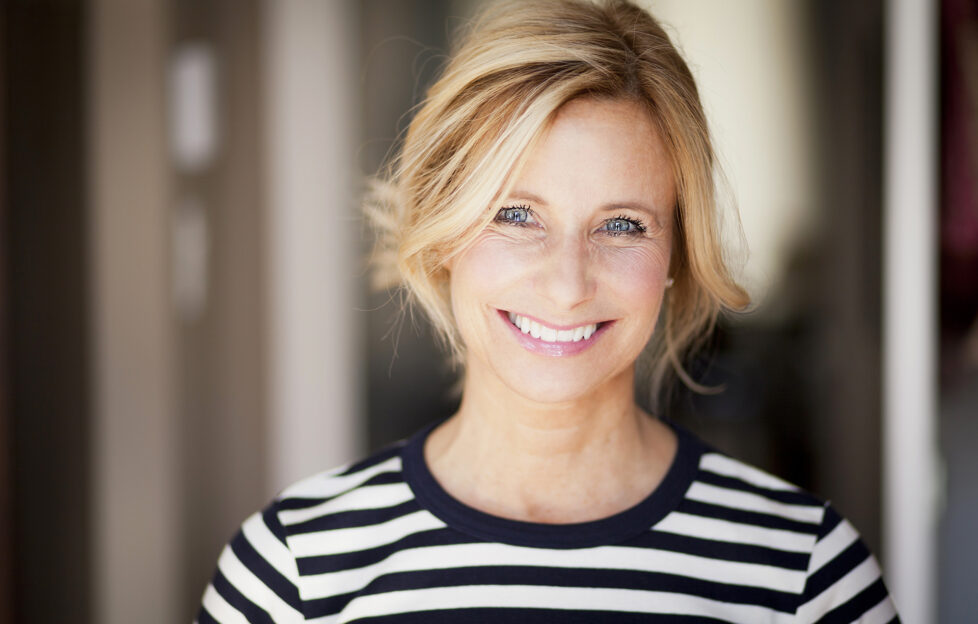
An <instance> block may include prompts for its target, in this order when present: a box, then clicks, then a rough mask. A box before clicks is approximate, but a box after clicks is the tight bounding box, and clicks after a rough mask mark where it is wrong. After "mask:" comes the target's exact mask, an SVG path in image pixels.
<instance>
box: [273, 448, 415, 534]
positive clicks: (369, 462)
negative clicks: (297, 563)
mask: <svg viewBox="0 0 978 624" xmlns="http://www.w3.org/2000/svg"><path fill="white" fill-rule="evenodd" d="M403 445H404V443H403V441H402V442H397V443H394V444H391V445H389V446H387V447H385V448H383V449H381V450H380V451H377V452H376V453H374V454H372V455H370V456H369V457H367V458H366V459H363V460H360V461H357V462H355V463H350V464H346V465H343V466H340V467H338V468H334V469H332V470H327V471H324V472H321V473H319V474H315V475H313V476H311V477H307V478H305V479H303V480H301V481H298V482H296V483H294V484H292V485H290V486H289V487H287V488H285V489H284V490H282V491H281V493H279V495H278V496H277V497H276V498H275V499H274V501H272V503H271V505H269V508H267V509H266V513H267V512H268V511H269V510H274V514H275V517H276V520H277V522H278V523H279V524H280V526H281V527H282V533H283V537H284V538H285V539H286V540H287V542H288V544H289V546H290V547H293V546H294V545H295V542H294V540H293V539H292V538H294V537H297V536H302V535H308V534H314V533H318V532H320V531H323V530H327V529H330V530H335V529H342V528H350V527H353V526H357V525H358V524H362V520H363V518H358V517H354V516H351V515H350V514H348V513H344V512H349V511H351V510H354V509H355V510H361V511H365V510H370V509H379V508H388V507H391V506H395V505H397V504H399V503H403V502H407V501H409V500H410V499H412V498H413V495H412V494H411V491H410V488H408V487H407V484H406V483H405V481H404V477H403V470H402V468H403V467H402V462H401V449H402V447H403ZM300 542H301V540H300Z"/></svg>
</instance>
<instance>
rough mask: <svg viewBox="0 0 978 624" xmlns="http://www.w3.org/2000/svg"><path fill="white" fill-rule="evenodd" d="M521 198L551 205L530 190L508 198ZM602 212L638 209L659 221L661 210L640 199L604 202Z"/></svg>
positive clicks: (601, 207)
mask: <svg viewBox="0 0 978 624" xmlns="http://www.w3.org/2000/svg"><path fill="white" fill-rule="evenodd" d="M514 199H515V200H520V199H525V200H526V201H530V202H533V203H535V204H538V205H540V206H549V205H550V204H549V203H548V202H547V200H545V199H544V198H542V197H540V196H539V195H536V194H534V193H531V192H529V191H522V190H515V191H513V192H512V193H510V194H509V196H508V197H507V200H514ZM598 209H599V210H601V211H602V212H614V211H616V210H636V211H638V212H643V213H645V214H646V215H648V216H649V218H652V219H655V220H656V221H659V217H660V215H659V212H658V211H656V210H655V209H654V208H653V207H652V206H650V205H649V204H646V203H645V202H640V201H622V202H611V203H608V204H602V205H601V206H600V207H599V208H598Z"/></svg>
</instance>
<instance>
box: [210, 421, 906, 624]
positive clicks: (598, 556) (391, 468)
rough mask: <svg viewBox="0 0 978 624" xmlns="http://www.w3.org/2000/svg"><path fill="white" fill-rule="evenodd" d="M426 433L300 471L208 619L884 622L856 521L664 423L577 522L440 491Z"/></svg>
mask: <svg viewBox="0 0 978 624" xmlns="http://www.w3.org/2000/svg"><path fill="white" fill-rule="evenodd" d="M432 429H433V426H431V427H428V428H426V429H424V430H423V431H421V432H419V433H418V434H416V435H414V436H413V437H412V438H411V439H409V440H407V441H404V442H400V443H398V444H395V445H393V446H391V447H388V448H386V449H384V450H383V451H380V452H378V453H377V454H375V455H373V456H372V457H370V458H368V459H366V460H364V461H361V462H359V463H356V464H353V465H349V466H345V467H343V468H340V469H337V470H333V471H329V472H325V473H322V474H319V475H316V476H314V477H311V478H309V479H306V480H303V481H301V482H299V483H297V484H295V485H293V486H292V487H290V488H288V489H286V490H285V491H283V492H282V493H281V494H280V495H279V496H278V497H277V498H276V499H275V501H274V502H273V503H272V504H271V505H269V506H268V507H267V508H266V509H265V510H264V511H262V512H259V513H256V514H255V515H253V516H252V517H250V518H248V519H247V520H246V521H245V522H244V524H243V525H242V527H241V530H240V531H239V532H238V534H237V535H236V536H235V537H234V538H233V539H232V540H231V542H230V543H229V544H228V545H227V547H225V549H224V551H223V553H222V554H221V556H220V559H219V560H218V565H217V571H216V572H215V574H214V578H213V580H212V581H211V583H210V585H209V586H208V587H207V589H206V591H205V592H204V596H203V605H202V607H201V609H200V612H199V614H198V616H197V618H198V622H199V623H200V624H207V623H209V622H321V623H323V624H326V623H328V624H333V623H341V622H344V623H345V622H358V623H367V622H378V623H379V622H398V623H418V622H425V623H431V622H434V623H449V622H493V623H495V622H521V623H524V622H548V623H551V622H575V623H580V622H613V623H617V622H659V621H669V622H675V621H682V622H751V623H754V622H854V621H860V622H867V623H877V622H879V623H884V622H898V621H899V620H898V617H897V615H896V611H895V609H894V607H893V603H892V601H891V600H890V597H889V595H888V593H887V590H886V587H885V586H884V584H883V580H882V578H881V576H880V571H879V566H878V565H877V563H876V560H875V559H874V558H873V556H872V554H870V552H869V551H868V550H867V548H866V546H865V545H864V544H863V542H862V540H861V539H860V538H859V535H858V534H857V533H856V531H855V529H853V527H852V526H851V525H850V524H849V523H848V522H847V521H846V520H844V519H843V518H841V517H840V516H839V514H838V513H836V512H835V510H834V509H833V508H832V507H831V506H829V505H827V504H826V503H824V502H822V501H820V500H818V499H817V498H815V497H814V496H812V495H811V494H808V493H806V492H803V491H801V490H799V489H798V488H796V487H794V486H792V485H790V484H788V483H785V482H784V481H781V480H780V479H777V478H775V477H772V476H771V475H769V474H767V473H765V472H762V471H760V470H758V469H756V468H753V467H750V466H748V465H746V464H744V463H741V462H739V461H737V460H734V459H731V458H729V457H727V456H725V455H723V454H721V453H718V452H716V451H714V450H712V449H710V448H709V447H707V446H706V445H705V444H704V443H702V442H700V441H699V440H698V439H696V438H695V437H694V436H692V435H691V434H690V433H688V432H686V431H684V430H683V429H681V428H679V427H676V433H677V435H678V437H679V446H678V451H677V453H676V458H675V460H674V461H673V463H672V465H671V466H670V468H669V470H668V472H667V474H666V476H665V477H664V479H663V481H662V482H661V484H660V485H659V487H657V488H656V489H655V491H654V492H653V493H652V494H650V495H649V496H648V497H647V498H646V499H645V500H643V501H642V502H641V503H639V504H638V505H636V506H634V507H632V508H630V509H627V510H625V511H623V512H621V513H618V514H616V515H614V516H611V517H608V518H604V519H601V520H596V521H593V522H584V523H577V524H539V523H532V522H522V521H516V520H510V519H506V518H500V517H497V516H493V515H490V514H486V513H484V512H481V511H479V510H476V509H473V508H471V507H468V506H466V505H464V504H463V503H461V502H459V501H458V500H456V499H454V498H452V497H451V496H450V495H449V494H448V493H447V492H446V491H445V490H443V489H442V488H441V486H440V485H439V484H438V483H437V481H435V479H434V477H433V476H432V474H431V473H430V472H429V470H428V468H427V466H426V465H425V462H424V456H423V446H424V441H425V438H426V437H427V434H428V432H430V431H431V430H432Z"/></svg>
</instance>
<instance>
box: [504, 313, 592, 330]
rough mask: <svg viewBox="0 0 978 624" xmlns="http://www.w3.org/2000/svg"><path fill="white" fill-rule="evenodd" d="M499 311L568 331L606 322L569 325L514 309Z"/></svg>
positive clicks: (583, 322)
mask: <svg viewBox="0 0 978 624" xmlns="http://www.w3.org/2000/svg"><path fill="white" fill-rule="evenodd" d="M500 311H501V312H503V313H504V314H507V315H508V314H510V313H512V314H517V315H519V316H523V317H526V318H528V319H530V320H531V321H534V322H536V323H539V324H540V325H543V326H544V327H549V328H550V329H555V330H557V331H568V330H572V329H577V328H578V327H585V326H587V325H601V324H602V323H604V322H606V321H581V322H579V323H572V324H569V325H568V324H557V323H551V322H550V321H544V320H543V319H540V318H537V317H535V316H533V315H532V314H526V313H525V312H517V311H516V310H500Z"/></svg>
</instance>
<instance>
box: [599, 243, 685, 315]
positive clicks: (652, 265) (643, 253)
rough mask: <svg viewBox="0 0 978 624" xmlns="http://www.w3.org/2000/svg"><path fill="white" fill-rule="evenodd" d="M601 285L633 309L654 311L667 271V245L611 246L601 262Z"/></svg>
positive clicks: (654, 313) (640, 311)
mask: <svg viewBox="0 0 978 624" xmlns="http://www.w3.org/2000/svg"><path fill="white" fill-rule="evenodd" d="M602 264H603V265H604V269H605V270H604V271H602V273H603V279H602V281H603V282H604V285H605V286H606V287H609V288H611V289H613V290H614V292H615V293H616V295H617V299H618V300H619V301H622V302H624V303H626V305H628V306H629V307H630V308H632V309H633V311H634V312H636V313H647V314H649V315H650V316H656V315H658V309H659V306H660V304H661V302H662V294H663V290H664V288H665V280H666V277H667V276H668V275H667V274H668V271H669V250H668V249H667V248H662V249H660V248H636V249H622V250H614V253H611V254H609V255H608V256H606V257H605V258H604V260H603V262H602Z"/></svg>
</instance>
